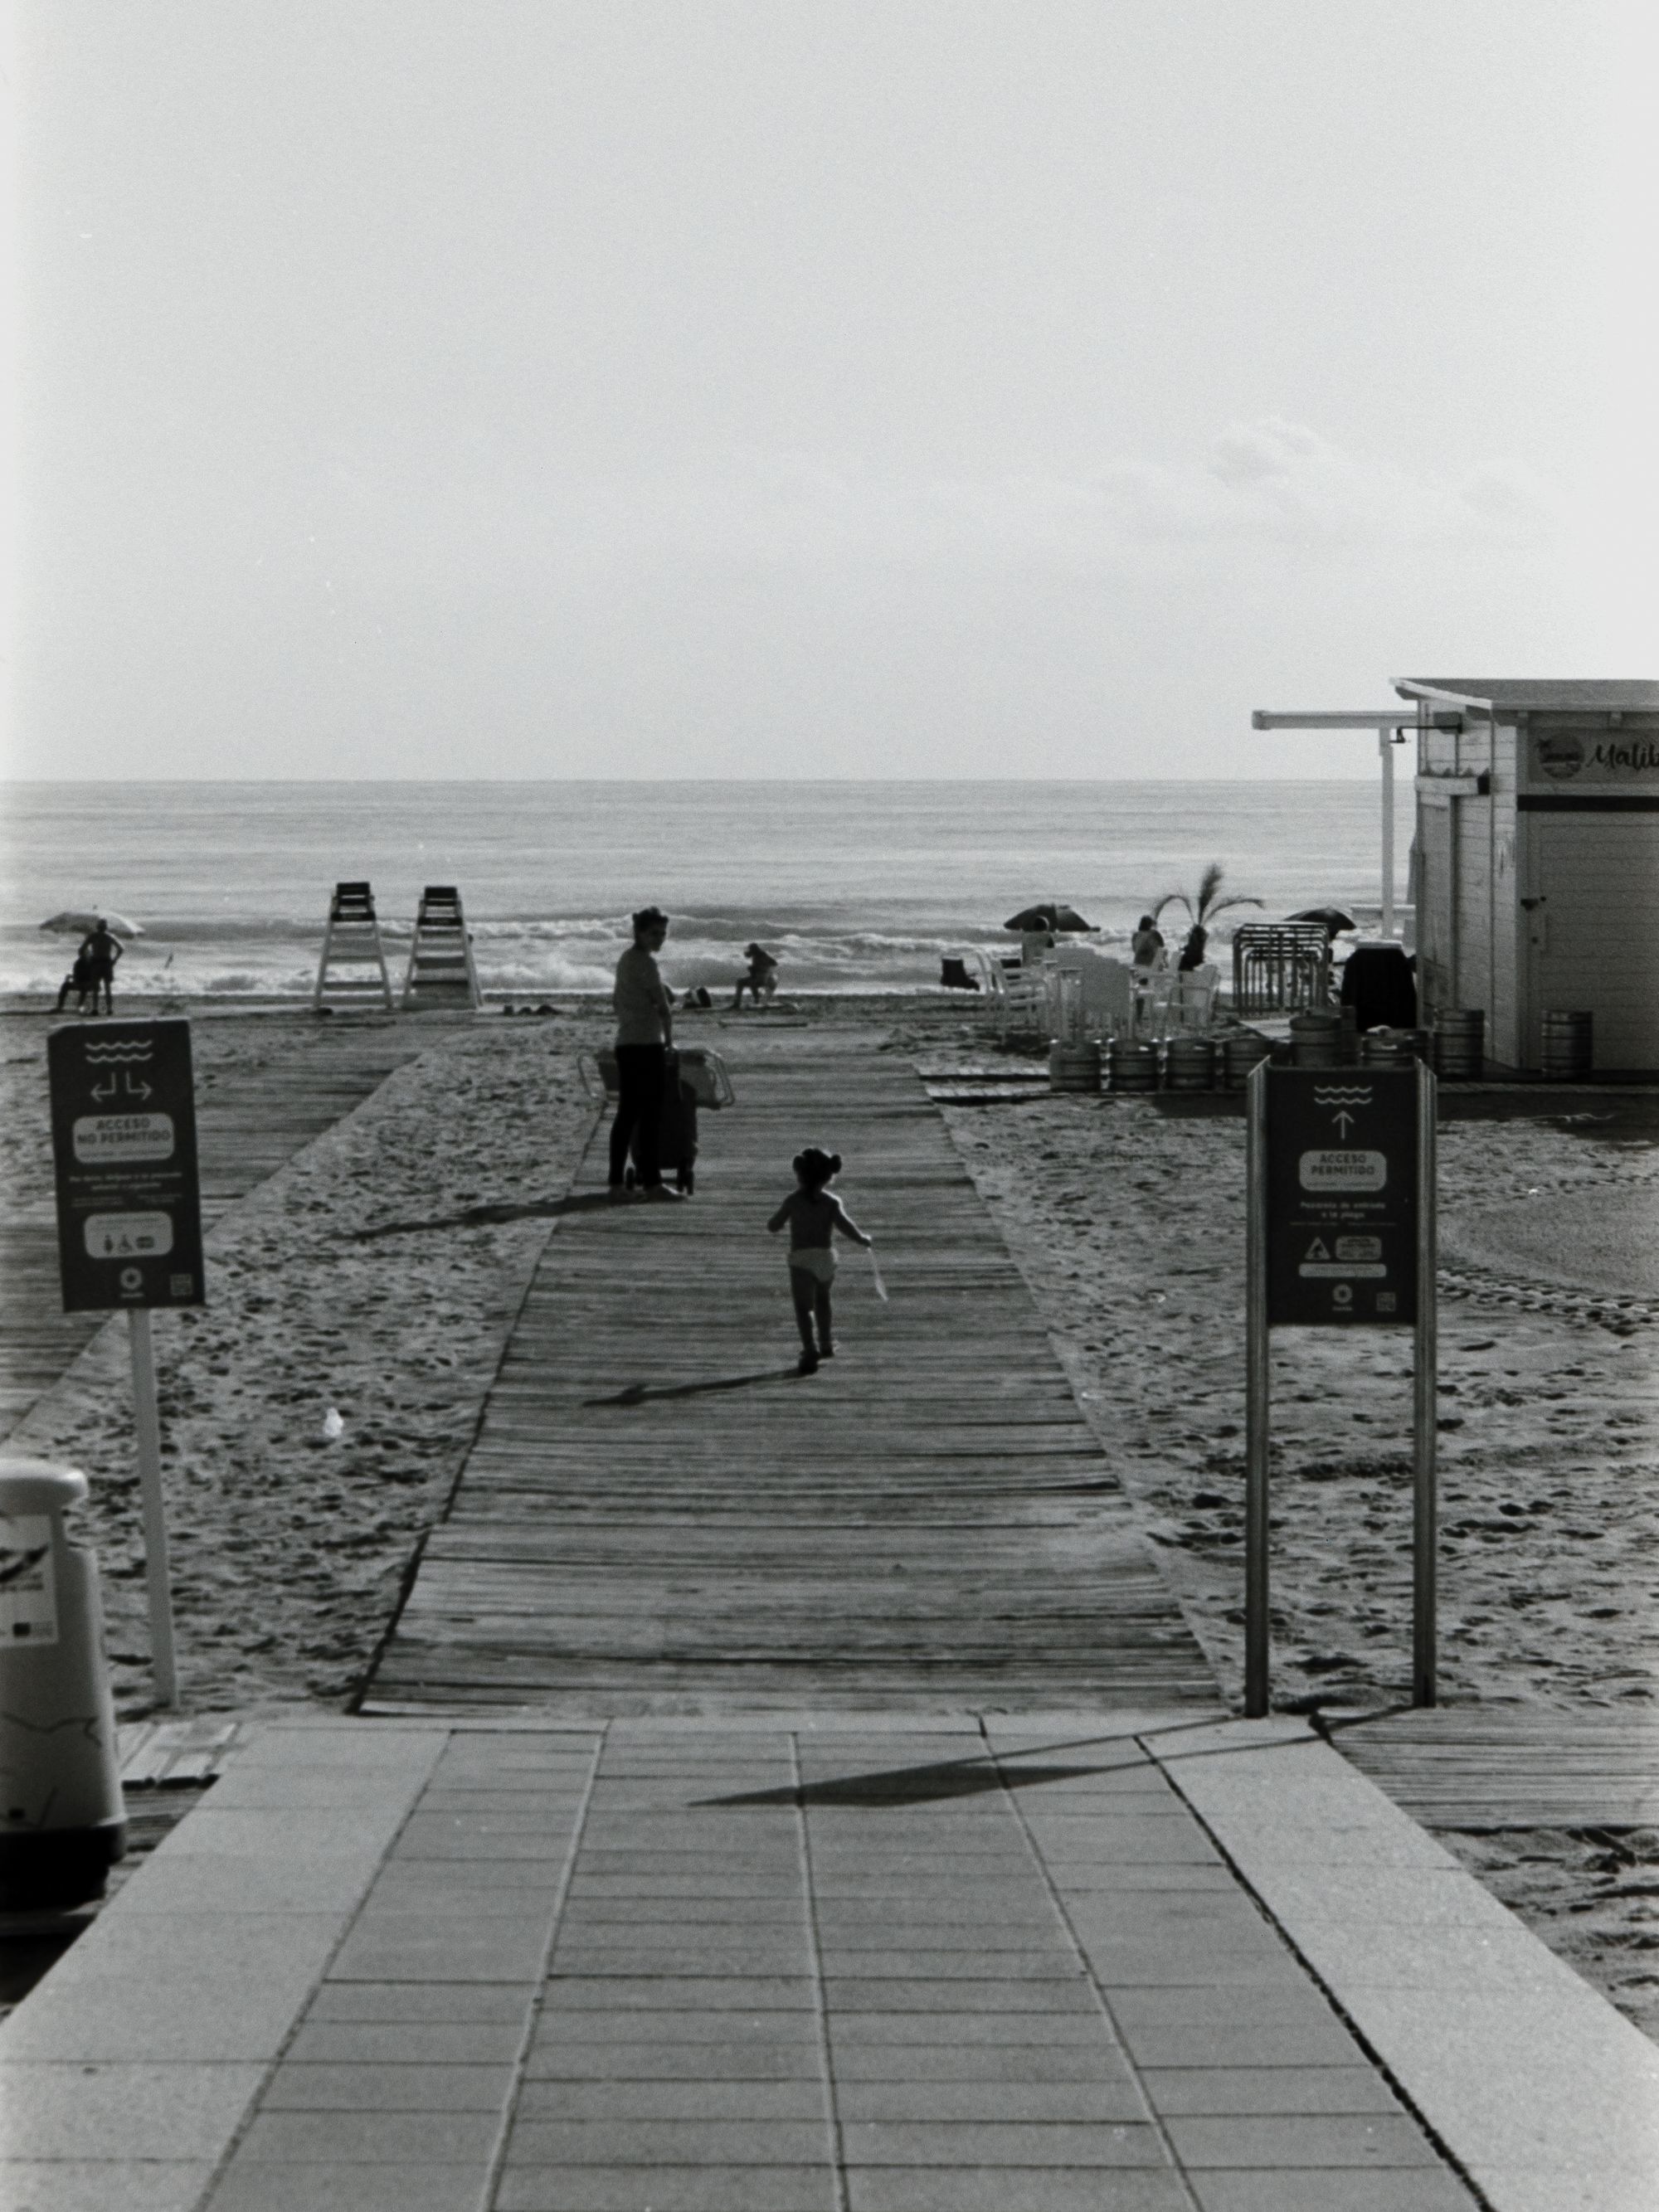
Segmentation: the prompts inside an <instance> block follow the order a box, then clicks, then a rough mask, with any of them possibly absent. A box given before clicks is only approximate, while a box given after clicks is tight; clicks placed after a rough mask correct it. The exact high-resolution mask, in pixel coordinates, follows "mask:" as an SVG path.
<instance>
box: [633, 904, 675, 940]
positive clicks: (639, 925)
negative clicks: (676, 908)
mask: <svg viewBox="0 0 1659 2212" xmlns="http://www.w3.org/2000/svg"><path fill="white" fill-rule="evenodd" d="M667 927H668V916H667V915H665V914H664V913H662V912H661V911H660V909H659V908H656V907H654V906H642V907H641V908H640V910H639V912H638V913H637V914H636V915H635V917H634V934H635V937H643V936H644V935H645V933H646V932H647V929H666V928H667Z"/></svg>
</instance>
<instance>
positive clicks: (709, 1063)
mask: <svg viewBox="0 0 1659 2212" xmlns="http://www.w3.org/2000/svg"><path fill="white" fill-rule="evenodd" d="M576 1071H577V1073H578V1074H579V1075H580V1077H581V1079H582V1087H583V1089H584V1090H585V1091H586V1092H587V1095H588V1097H590V1098H595V1099H611V1098H616V1097H620V1095H621V1091H622V1085H621V1081H620V1079H619V1077H618V1075H617V1055H616V1054H615V1053H614V1052H612V1051H611V1050H610V1049H609V1048H606V1049H604V1050H601V1051H599V1052H596V1053H586V1052H584V1053H580V1054H578V1055H577V1059H576ZM736 1101H737V1093H736V1091H733V1090H732V1079H731V1077H730V1076H729V1075H728V1074H727V1073H726V1062H725V1061H724V1060H722V1059H721V1058H720V1054H719V1053H717V1052H711V1051H710V1050H709V1049H708V1048H707V1047H706V1046H703V1045H686V1046H684V1047H683V1048H680V1049H678V1050H671V1051H670V1052H669V1054H668V1057H667V1068H666V1080H665V1084H664V1088H663V1102H662V1110H661V1113H660V1115H659V1118H658V1121H657V1158H658V1161H659V1164H660V1165H661V1166H662V1168H663V1169H664V1170H665V1171H667V1172H670V1173H671V1174H672V1175H673V1177H674V1180H675V1182H677V1183H678V1186H679V1188H681V1189H682V1190H690V1188H692V1186H693V1182H694V1181H695V1177H696V1164H697V1109H698V1108H699V1107H702V1106H707V1107H709V1108H710V1109H714V1110H715V1111H718V1110H719V1109H720V1108H721V1107H723V1106H731V1105H733V1104H735V1103H736ZM633 1180H634V1170H633V1169H632V1168H631V1167H630V1168H629V1171H628V1181H629V1182H630V1183H631V1182H633Z"/></svg>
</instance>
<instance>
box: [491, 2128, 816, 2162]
mask: <svg viewBox="0 0 1659 2212" xmlns="http://www.w3.org/2000/svg"><path fill="white" fill-rule="evenodd" d="M828 2148H829V2128H828V2124H827V2122H826V2121H825V2120H823V2119H815V2120H520V2121H516V2122H515V2123H514V2124H513V2133H512V2135H511V2136H510V2137H509V2139H508V2142H507V2164H508V2166H514V2167H519V2166H626V2165H630V2164H631V2165H635V2166H652V2165H665V2164H668V2163H670V2162H674V2163H678V2164H681V2165H698V2166H702V2165H713V2166H810V2165H811V2164H812V2163H813V2162H814V2161H815V2160H820V2159H823V2158H825V2157H827V2155H828Z"/></svg>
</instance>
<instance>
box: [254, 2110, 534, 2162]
mask: <svg viewBox="0 0 1659 2212" xmlns="http://www.w3.org/2000/svg"><path fill="white" fill-rule="evenodd" d="M500 2132H501V2116H500V2115H499V2113H496V2112H258V2113H257V2114H256V2115H255V2117H254V2118H253V2121H252V2124H251V2125H250V2127H249V2129H248V2131H247V2133H246V2135H245V2136H243V2138H242V2142H241V2148H240V2152H239V2153H238V2155H239V2157H240V2158H243V2159H246V2160H248V2161H250V2163H254V2164H259V2165H285V2166H291V2165H295V2164H296V2163H297V2164H301V2165H304V2164H307V2163H313V2162H314V2163H316V2164H319V2165H340V2166H346V2165H351V2164H354V2163H355V2164H361V2165H368V2166H378V2165H380V2163H381V2162H382V2161H383V2160H388V2159H389V2160H392V2161H393V2162H394V2163H397V2162H403V2163H407V2164H411V2165H425V2164H428V2163H430V2164H432V2165H435V2166H476V2167H477V2168H478V2169H479V2170H480V2171H481V2172H482V2170H483V2166H484V2163H485V2161H486V2160H488V2158H489V2154H490V2152H491V2149H492V2148H493V2147H494V2144H495V2138H496V2136H498V2135H499V2133H500Z"/></svg>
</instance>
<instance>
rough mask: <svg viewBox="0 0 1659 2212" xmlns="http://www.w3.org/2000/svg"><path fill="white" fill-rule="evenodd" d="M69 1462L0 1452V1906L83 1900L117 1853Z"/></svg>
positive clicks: (77, 1490) (79, 1478) (111, 1770)
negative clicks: (71, 1518) (69, 1522)
mask: <svg viewBox="0 0 1659 2212" xmlns="http://www.w3.org/2000/svg"><path fill="white" fill-rule="evenodd" d="M86 1494H87V1478H86V1477H85V1475H84V1474H81V1473H80V1472H79V1471H78V1470H77V1469H76V1468H70V1467H52V1466H50V1465H48V1464H47V1463H46V1462H45V1461H43V1460H27V1459H0V1911H7V1912H26V1911H45V1910H47V1909H50V1908H58V1909H62V1908H65V1907H68V1906H70V1905H84V1904H86V1903H88V1901H89V1900H90V1899H94V1898H98V1897H101V1896H102V1895H103V1893H104V1881H105V1877H106V1875H107V1873H108V1871H109V1869H110V1868H111V1867H112V1865H113V1864H114V1863H115V1861H116V1860H117V1859H118V1858H119V1857H121V1856H122V1854H123V1853H124V1852H125V1850H126V1841H127V1827H126V1813H125V1807H124V1806H123V1804H122V1802H121V1784H120V1781H119V1778H118V1772H117V1768H116V1742H115V1707H114V1704H113V1701H112V1699H111V1697H110V1688H109V1676H108V1674H107V1672H106V1668H105V1666H104V1644H103V1626H104V1624H103V1608H102V1607H101V1606H100V1603H99V1601H98V1570H97V1566H96V1564H95V1562H94V1559H93V1556H92V1553H90V1552H88V1551H84V1550H82V1548H81V1547H80V1546H78V1545H73V1544H71V1543H70V1541H68V1539H67V1537H66V1536H65V1534H64V1514H65V1513H66V1512H67V1511H68V1510H69V1508H70V1506H71V1505H74V1504H77V1503H78V1502H79V1501H80V1500H81V1499H82V1498H84V1497H85V1496H86Z"/></svg>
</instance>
